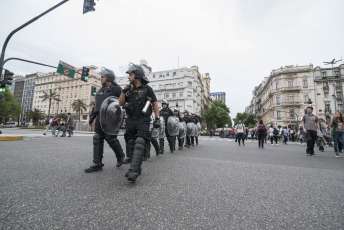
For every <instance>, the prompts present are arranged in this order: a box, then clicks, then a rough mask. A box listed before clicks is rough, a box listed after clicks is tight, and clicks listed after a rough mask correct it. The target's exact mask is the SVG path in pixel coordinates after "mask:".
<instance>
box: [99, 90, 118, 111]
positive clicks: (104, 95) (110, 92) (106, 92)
mask: <svg viewBox="0 0 344 230" xmlns="http://www.w3.org/2000/svg"><path fill="white" fill-rule="evenodd" d="M116 87H119V86H118V85H115V84H111V85H109V86H103V87H102V88H100V89H99V90H98V92H97V94H96V105H95V110H94V112H99V110H100V106H101V105H102V102H103V101H104V100H105V99H106V98H108V97H110V96H115V97H119V96H120V95H116V89H115V88H116ZM117 91H118V90H117ZM119 92H120V91H119Z"/></svg>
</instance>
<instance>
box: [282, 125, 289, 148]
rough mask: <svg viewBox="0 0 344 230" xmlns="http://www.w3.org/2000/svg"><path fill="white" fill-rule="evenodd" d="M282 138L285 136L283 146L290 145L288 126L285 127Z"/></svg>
mask: <svg viewBox="0 0 344 230" xmlns="http://www.w3.org/2000/svg"><path fill="white" fill-rule="evenodd" d="M282 136H283V144H285V145H287V144H288V143H287V142H288V128H287V126H285V127H284V129H283V130H282Z"/></svg>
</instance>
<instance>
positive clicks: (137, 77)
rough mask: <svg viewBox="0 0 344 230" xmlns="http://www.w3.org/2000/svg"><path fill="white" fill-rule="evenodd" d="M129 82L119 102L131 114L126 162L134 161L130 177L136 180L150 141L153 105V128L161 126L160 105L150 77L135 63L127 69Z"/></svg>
mask: <svg viewBox="0 0 344 230" xmlns="http://www.w3.org/2000/svg"><path fill="white" fill-rule="evenodd" d="M126 73H127V74H129V77H128V79H129V82H130V85H127V86H125V87H124V88H123V90H122V94H121V96H120V98H119V105H120V106H123V108H124V109H125V111H126V114H127V115H128V118H127V120H126V132H125V134H124V138H125V139H126V142H127V146H128V147H127V158H128V159H127V161H126V162H131V165H130V169H129V172H128V173H126V174H125V176H126V177H127V179H128V180H129V181H131V182H135V181H136V179H137V177H138V176H139V175H141V171H142V169H141V165H142V160H143V155H144V151H145V144H146V142H147V141H149V140H148V139H149V123H150V120H151V118H150V115H151V113H152V107H153V110H154V114H155V120H154V124H153V125H154V127H159V126H160V117H159V107H158V103H157V100H156V96H155V94H154V92H153V89H152V88H151V87H150V86H148V85H147V83H149V80H148V78H147V77H146V76H145V72H144V70H143V68H142V67H141V66H140V65H135V64H132V65H131V66H130V67H129V69H128V71H127V72H126ZM146 105H148V106H146Z"/></svg>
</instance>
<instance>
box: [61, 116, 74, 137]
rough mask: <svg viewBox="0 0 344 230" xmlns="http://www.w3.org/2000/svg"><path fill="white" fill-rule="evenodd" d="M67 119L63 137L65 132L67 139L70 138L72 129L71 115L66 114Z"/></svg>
mask: <svg viewBox="0 0 344 230" xmlns="http://www.w3.org/2000/svg"><path fill="white" fill-rule="evenodd" d="M67 115H68V117H67V120H66V128H65V129H64V132H63V136H64V137H65V136H66V132H68V137H72V136H71V134H72V127H73V118H72V114H71V113H67Z"/></svg>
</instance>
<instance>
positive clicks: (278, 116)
mask: <svg viewBox="0 0 344 230" xmlns="http://www.w3.org/2000/svg"><path fill="white" fill-rule="evenodd" d="M281 118H282V113H281V111H279V110H277V120H281Z"/></svg>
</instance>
